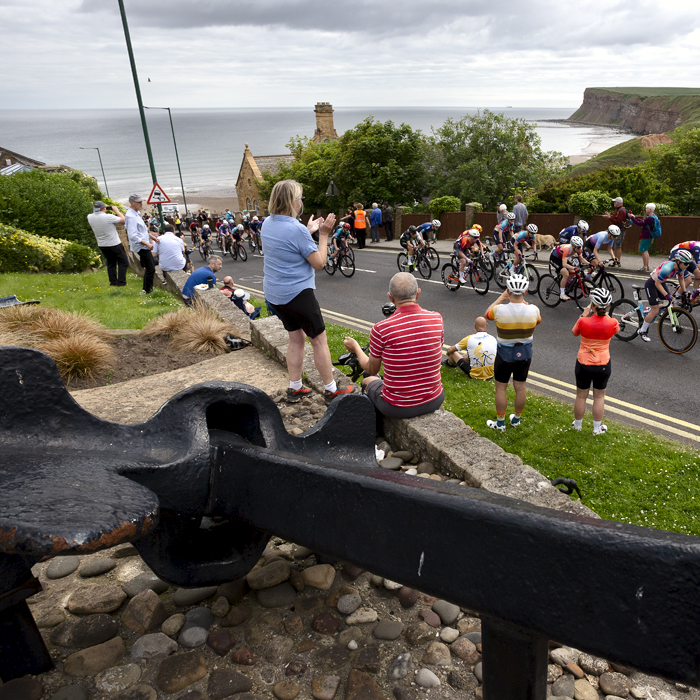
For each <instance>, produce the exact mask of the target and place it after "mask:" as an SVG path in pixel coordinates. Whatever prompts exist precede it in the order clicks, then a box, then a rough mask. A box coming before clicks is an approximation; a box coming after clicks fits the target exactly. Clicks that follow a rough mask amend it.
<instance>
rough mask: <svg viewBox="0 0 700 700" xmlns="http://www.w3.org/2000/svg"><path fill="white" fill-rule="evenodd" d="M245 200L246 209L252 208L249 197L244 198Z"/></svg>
mask: <svg viewBox="0 0 700 700" xmlns="http://www.w3.org/2000/svg"><path fill="white" fill-rule="evenodd" d="M245 202H246V209H247V210H248V211H250V210H251V209H252V208H253V207H252V206H251V205H250V199H246V200H245Z"/></svg>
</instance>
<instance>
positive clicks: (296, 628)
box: [284, 615, 304, 636]
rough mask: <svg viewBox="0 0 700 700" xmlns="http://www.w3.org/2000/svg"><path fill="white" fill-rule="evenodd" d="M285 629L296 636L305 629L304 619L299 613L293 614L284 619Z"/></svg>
mask: <svg viewBox="0 0 700 700" xmlns="http://www.w3.org/2000/svg"><path fill="white" fill-rule="evenodd" d="M284 629H285V630H287V634H289V635H292V636H294V635H295V634H299V632H301V631H302V630H303V629H304V621H303V620H302V619H301V618H300V617H299V615H292V616H291V617H288V618H287V619H286V620H285V621H284Z"/></svg>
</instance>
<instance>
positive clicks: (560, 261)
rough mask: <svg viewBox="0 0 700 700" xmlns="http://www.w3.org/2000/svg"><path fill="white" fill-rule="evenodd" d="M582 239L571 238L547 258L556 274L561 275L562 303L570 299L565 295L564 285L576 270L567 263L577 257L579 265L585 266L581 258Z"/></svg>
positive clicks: (560, 291) (584, 261)
mask: <svg viewBox="0 0 700 700" xmlns="http://www.w3.org/2000/svg"><path fill="white" fill-rule="evenodd" d="M583 245H584V243H583V238H581V236H572V237H571V241H570V242H569V243H560V244H559V245H558V246H557V247H556V248H554V249H553V250H552V252H551V254H550V256H549V262H550V264H551V265H552V267H554V268H556V271H557V273H558V274H560V275H561V281H560V283H559V297H560V299H561V300H562V301H569V299H570V297H568V296H567V294H566V291H565V290H566V285H567V283H568V281H569V275H570V274H571V273H572V272H574V271H575V270H576V268H575V267H574V266H573V265H572V264H571V263H570V262H569V260H570V259H571V258H573V257H577V258H578V260H579V263H580V264H581V265H585V264H586V259H585V258H584V256H583Z"/></svg>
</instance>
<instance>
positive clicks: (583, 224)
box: [577, 219, 588, 233]
mask: <svg viewBox="0 0 700 700" xmlns="http://www.w3.org/2000/svg"><path fill="white" fill-rule="evenodd" d="M577 226H578V229H579V231H582V232H583V233H586V231H588V222H587V221H584V220H583V219H581V220H580V221H579V222H578V224H577Z"/></svg>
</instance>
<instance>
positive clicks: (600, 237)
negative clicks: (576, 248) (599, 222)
mask: <svg viewBox="0 0 700 700" xmlns="http://www.w3.org/2000/svg"><path fill="white" fill-rule="evenodd" d="M610 243H612V238H610V236H608V232H607V231H600V232H598V233H594V234H593V235H592V236H589V237H588V238H587V239H586V242H585V243H584V247H585V248H587V249H588V250H590V251H592V250H593V249H594V248H595V249H596V250H597V249H598V248H600V246H602V245H609V244H610Z"/></svg>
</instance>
